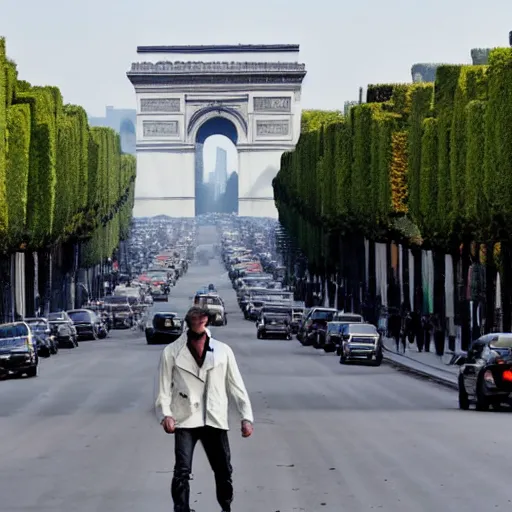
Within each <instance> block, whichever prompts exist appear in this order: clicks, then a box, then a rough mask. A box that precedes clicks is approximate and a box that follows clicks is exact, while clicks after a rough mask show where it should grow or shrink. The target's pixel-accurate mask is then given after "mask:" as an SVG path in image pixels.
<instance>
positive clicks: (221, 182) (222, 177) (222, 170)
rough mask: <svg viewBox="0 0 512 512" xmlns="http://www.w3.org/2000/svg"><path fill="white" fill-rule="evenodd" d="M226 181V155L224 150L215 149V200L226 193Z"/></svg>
mask: <svg viewBox="0 0 512 512" xmlns="http://www.w3.org/2000/svg"><path fill="white" fill-rule="evenodd" d="M227 180H228V153H227V151H226V150H225V149H222V148H217V159H216V162H215V189H214V190H215V193H214V197H215V199H218V198H219V197H220V196H221V195H222V194H224V192H225V191H226V181H227Z"/></svg>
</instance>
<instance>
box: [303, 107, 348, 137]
mask: <svg viewBox="0 0 512 512" xmlns="http://www.w3.org/2000/svg"><path fill="white" fill-rule="evenodd" d="M342 119H343V114H342V113H341V112H340V111H339V110H303V111H302V120H301V133H307V132H312V131H317V130H319V129H320V128H321V127H323V126H327V125H329V124H332V123H337V122H339V121H341V120H342Z"/></svg>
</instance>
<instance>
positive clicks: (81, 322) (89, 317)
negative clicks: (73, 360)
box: [67, 309, 102, 340]
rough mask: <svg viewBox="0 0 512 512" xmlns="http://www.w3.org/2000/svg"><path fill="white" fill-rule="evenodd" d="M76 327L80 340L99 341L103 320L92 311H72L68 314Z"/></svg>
mask: <svg viewBox="0 0 512 512" xmlns="http://www.w3.org/2000/svg"><path fill="white" fill-rule="evenodd" d="M67 313H68V315H69V317H70V318H71V320H72V321H73V324H74V325H75V328H76V331H77V335H78V339H79V340H97V339H98V333H99V330H100V328H101V324H102V322H101V320H100V318H99V317H98V315H97V314H96V313H95V312H94V311H91V310H90V309H72V310H71V311H68V312H67Z"/></svg>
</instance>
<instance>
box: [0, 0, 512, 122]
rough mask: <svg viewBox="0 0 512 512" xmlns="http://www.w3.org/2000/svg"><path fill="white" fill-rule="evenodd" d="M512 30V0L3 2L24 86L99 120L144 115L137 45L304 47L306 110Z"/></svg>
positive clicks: (337, 105)
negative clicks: (111, 114) (109, 114)
mask: <svg viewBox="0 0 512 512" xmlns="http://www.w3.org/2000/svg"><path fill="white" fill-rule="evenodd" d="M510 30H512V0H492V1H490V2H489V3H487V2H482V0H416V1H415V0H386V1H385V2H383V1H381V0H356V1H353V2H346V1H340V0H337V1H335V0H314V1H312V0H259V1H257V2H251V3H248V2H243V1H235V0H218V1H210V0H189V1H186V0H184V1H181V2H175V1H164V0H152V1H151V0H148V1H146V2H141V1H135V0H88V1H87V2H78V1H77V0H44V1H41V0H24V1H21V0H0V35H4V36H5V37H6V38H7V52H8V55H9V56H10V57H11V58H12V59H14V60H15V61H16V62H17V64H18V69H19V72H20V76H21V78H23V79H25V80H28V81H29V82H31V83H33V84H41V85H43V84H51V85H57V86H58V87H59V88H60V89H61V91H62V93H63V95H64V99H65V101H66V102H69V103H76V104H79V105H82V106H84V107H85V108H86V110H87V112H88V113H89V114H90V115H92V116H103V115H104V111H105V106H106V105H113V106H115V107H119V108H121V107H122V108H134V107H135V95H134V92H133V88H132V85H131V84H130V82H129V81H128V79H127V78H126V71H127V70H128V69H129V67H130V65H131V63H132V61H136V60H137V54H136V47H137V45H157V44H161V45H173V44H174V45H180V44H238V43H252V44H258V43H260V44H276V43H298V44H300V46H301V58H300V60H301V61H302V62H304V63H305V64H306V67H307V71H308V74H307V76H306V79H305V81H304V88H303V95H302V102H303V107H304V108H320V109H343V104H344V102H345V101H346V100H355V99H357V96H358V88H359V86H361V85H367V84H368V83H383V82H405V81H410V80H411V75H410V68H411V65H412V64H414V63H415V62H447V63H465V62H470V50H471V48H475V47H493V46H508V32H509V31H510Z"/></svg>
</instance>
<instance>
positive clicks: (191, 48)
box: [137, 44, 300, 54]
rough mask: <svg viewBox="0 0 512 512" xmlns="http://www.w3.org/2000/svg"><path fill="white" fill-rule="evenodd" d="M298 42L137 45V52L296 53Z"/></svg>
mask: <svg viewBox="0 0 512 512" xmlns="http://www.w3.org/2000/svg"><path fill="white" fill-rule="evenodd" d="M299 49H300V45H298V44H214V45H175V46H165V45H156V46H137V53H189V54H193V53H199V54H201V53H203V54H204V53H296V52H298V51H299Z"/></svg>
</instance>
